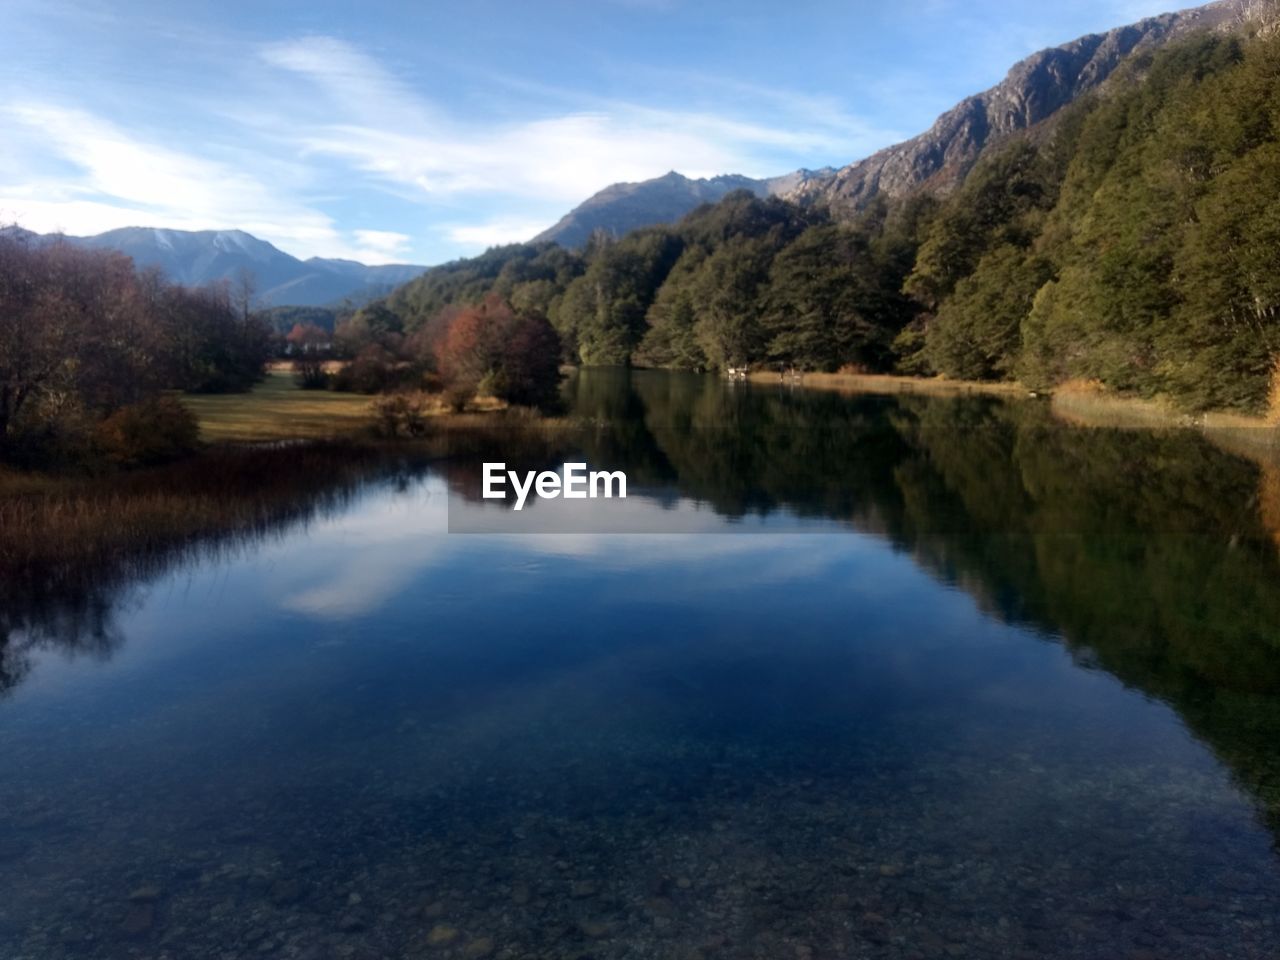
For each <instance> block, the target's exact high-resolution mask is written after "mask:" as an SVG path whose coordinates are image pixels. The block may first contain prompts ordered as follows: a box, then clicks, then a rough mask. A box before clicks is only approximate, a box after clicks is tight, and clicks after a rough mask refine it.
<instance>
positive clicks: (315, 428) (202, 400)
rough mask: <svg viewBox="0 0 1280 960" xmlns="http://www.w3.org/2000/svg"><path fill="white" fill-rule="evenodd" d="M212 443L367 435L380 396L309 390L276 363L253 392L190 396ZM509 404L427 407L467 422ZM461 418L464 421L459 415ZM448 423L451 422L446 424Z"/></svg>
mask: <svg viewBox="0 0 1280 960" xmlns="http://www.w3.org/2000/svg"><path fill="white" fill-rule="evenodd" d="M182 399H183V402H184V403H185V404H186V405H187V407H188V408H189V409H190V410H191V412H192V413H194V414H195V415H196V419H197V420H199V421H200V438H201V439H202V440H205V441H206V442H209V443H261V442H264V441H279V440H328V439H334V438H340V437H350V436H353V435H356V434H360V433H365V432H367V431H368V430H369V428H371V427H372V426H373V425H374V411H373V403H374V399H375V398H374V397H371V396H366V395H365V394H360V393H339V392H336V391H332V390H303V389H302V388H301V387H299V386H298V385H297V383H296V382H295V381H294V377H293V373H292V371H291V370H290V369H288V368H286V367H281V366H279V365H275V366H273V367H272V368H271V369H270V370H268V371H267V376H266V378H265V379H264V380H263V381H262V383H260V384H258V385H257V386H256V387H254V388H253V390H252V391H250V392H249V393H233V394H213V395H203V396H184V397H183V398H182ZM503 409H505V404H503V403H502V402H501V401H499V400H495V399H493V398H492V397H477V398H476V399H475V400H473V401H472V402H471V403H470V404H469V406H468V412H467V413H465V414H453V413H451V412H450V411H449V409H448V408H447V407H446V406H445V403H444V401H443V399H442V398H440V397H433V398H432V403H431V405H430V406H429V407H428V409H427V410H426V411H425V412H426V414H427V415H428V416H430V417H432V418H436V417H439V418H442V423H443V421H454V420H457V421H458V424H466V423H468V422H470V421H468V419H467V418H469V417H471V416H473V415H476V414H478V415H481V416H483V415H486V414H492V413H495V412H498V411H501V410H503ZM458 418H461V419H458ZM443 425H446V426H447V424H443Z"/></svg>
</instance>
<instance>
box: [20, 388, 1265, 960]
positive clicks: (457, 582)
mask: <svg viewBox="0 0 1280 960" xmlns="http://www.w3.org/2000/svg"><path fill="white" fill-rule="evenodd" d="M566 396H567V398H568V401H569V404H570V406H571V408H572V410H573V411H574V413H576V414H577V415H579V416H582V417H584V418H589V420H590V422H591V424H592V425H593V426H592V428H591V429H590V430H589V431H587V433H586V434H585V435H584V436H583V437H582V438H579V439H575V441H574V444H575V446H574V448H573V449H572V450H566V451H563V454H564V457H578V456H580V457H581V458H583V459H585V460H586V461H587V462H589V463H591V464H592V465H593V466H597V467H607V468H609V469H623V470H625V471H626V472H627V475H628V478H629V481H630V491H629V492H630V496H629V497H628V499H627V500H625V501H598V502H597V501H592V502H591V504H590V505H589V515H588V514H581V515H579V514H574V513H573V508H572V507H568V508H566V506H565V505H564V504H563V503H561V504H559V505H558V506H553V505H551V504H550V503H547V504H533V505H532V506H530V507H529V508H526V510H525V511H523V512H522V513H521V514H520V515H519V516H518V517H517V516H516V515H514V513H513V512H512V511H510V510H507V509H505V508H503V507H501V506H497V505H495V504H492V503H486V502H482V501H481V500H480V499H479V497H478V484H479V476H480V473H479V464H478V463H475V462H467V461H457V462H450V463H448V464H444V465H436V466H429V467H425V468H397V469H395V470H392V471H388V472H384V473H381V474H377V475H371V476H370V477H369V479H368V480H367V481H366V482H365V483H363V484H361V485H360V486H359V487H358V488H357V489H354V490H350V491H347V492H346V493H344V495H342V496H337V497H331V498H327V499H325V500H324V502H323V503H321V504H319V505H317V506H316V507H315V508H314V509H302V510H300V511H298V512H297V514H296V515H291V516H290V517H288V518H286V519H283V520H281V521H280V522H277V523H272V524H265V525H264V527H263V529H262V530H261V531H260V532H259V533H257V534H255V535H254V536H252V537H242V538H240V539H238V540H237V541H236V542H234V543H230V544H228V543H219V544H216V545H210V546H209V548H208V549H206V550H196V551H194V552H192V553H190V554H188V555H184V556H183V557H182V558H181V559H180V560H177V559H175V560H173V561H172V562H171V563H167V564H162V565H160V567H159V568H155V567H147V568H145V570H144V571H143V572H139V573H138V574H137V575H136V576H133V577H125V578H121V577H118V576H116V577H111V578H104V579H103V582H102V583H101V584H100V585H98V587H96V588H91V587H90V586H85V583H86V582H87V581H85V580H83V579H76V580H74V583H75V587H74V589H72V588H70V587H69V588H67V590H66V591H63V592H61V593H60V592H59V591H58V590H57V589H53V588H52V587H51V588H50V589H48V590H40V591H32V595H31V596H29V597H26V598H25V599H24V597H22V596H19V597H16V598H15V597H12V596H11V597H10V599H11V600H12V601H13V602H14V607H15V609H12V610H10V611H9V612H8V613H7V614H6V615H5V617H4V618H3V619H0V637H5V636H7V641H6V643H5V646H4V647H3V648H0V686H2V687H3V689H4V695H3V696H2V697H0V757H3V762H4V771H5V773H4V776H3V778H0V890H3V891H4V892H3V896H0V956H3V957H5V958H9V960H19V958H25V960H37V958H40V960H43V958H54V957H58V958H60V957H69V958H81V957H83V958H108V957H109V958H117V957H139V958H162V957H164V958H240V957H249V956H262V957H283V958H300V960H301V958H315V960H320V958H330V957H339V958H369V960H374V958H441V960H453V958H462V960H481V958H486V957H494V958H502V960H517V958H520V960H523V958H582V960H586V958H588V957H590V958H601V960H603V958H614V957H617V958H623V957H628V958H642V957H643V958H649V957H662V958H673V960H717V958H725V960H731V958H761V960H764V958H769V960H776V958H784V960H790V958H795V960H824V958H844V957H849V958H854V957H871V958H881V957H883V958H911V957H914V958H934V957H937V958H953V957H972V958H989V957H1018V958H1090V960H1095V958H1100V957H1118V958H1129V960H1141V958H1146V960H1155V958H1191V957H1205V958H1209V957H1212V958H1235V957H1240V958H1271V960H1274V958H1275V957H1277V956H1280V855H1278V853H1277V838H1278V837H1280V546H1278V544H1280V476H1277V475H1276V474H1275V473H1273V472H1272V471H1271V470H1270V469H1264V468H1262V467H1260V466H1258V465H1256V464H1254V463H1251V462H1250V461H1248V460H1246V459H1243V458H1240V457H1237V456H1234V455H1232V454H1230V453H1227V452H1224V451H1223V450H1221V449H1218V448H1217V447H1215V446H1213V445H1212V444H1210V443H1209V442H1208V441H1207V440H1205V439H1204V438H1202V437H1200V436H1199V435H1198V434H1195V433H1191V432H1185V431H1149V432H1119V431H1110V430H1098V429H1085V428H1082V427H1073V426H1069V425H1066V424H1064V423H1061V422H1059V421H1058V420H1056V419H1055V418H1054V417H1053V415H1052V414H1051V412H1050V410H1049V408H1048V406H1047V404H1045V403H1041V402H1034V401H1029V400H1028V401H1013V402H1011V401H1006V400H1000V399H994V398H990V397H974V396H968V397H954V398H948V397H922V396H899V397H872V396H842V395H838V394H834V393H820V392H817V391H805V390H802V389H795V388H789V387H784V386H781V385H780V386H777V387H766V386H760V385H745V384H730V383H727V382H724V381H721V380H718V379H716V378H710V377H698V376H692V375H677V374H665V373H658V372H636V373H634V374H628V373H627V372H625V371H610V370H598V371H597V370H586V371H582V372H580V373H579V374H577V375H576V376H574V377H573V378H572V379H571V380H570V381H569V383H568V384H567V385H566ZM542 459H543V460H544V461H546V463H547V464H550V465H552V466H554V465H555V464H556V463H557V462H563V459H562V458H560V457H559V452H556V455H551V454H543V455H542ZM584 517H588V519H586V520H584V519H583V518H584ZM449 529H453V530H455V531H456V532H454V533H447V532H446V531H447V530H449ZM474 530H490V531H495V532H491V533H483V534H481V533H468V532H463V531H474ZM37 593H38V595H36V594H37Z"/></svg>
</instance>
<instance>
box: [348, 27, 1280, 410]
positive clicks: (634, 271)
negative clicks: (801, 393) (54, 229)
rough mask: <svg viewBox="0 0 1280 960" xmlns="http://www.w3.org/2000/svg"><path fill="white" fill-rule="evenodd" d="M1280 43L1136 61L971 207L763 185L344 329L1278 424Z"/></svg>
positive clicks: (419, 285)
mask: <svg viewBox="0 0 1280 960" xmlns="http://www.w3.org/2000/svg"><path fill="white" fill-rule="evenodd" d="M1278 78H1280V37H1274V36H1273V37H1270V38H1249V37H1245V36H1243V35H1239V36H1222V35H1211V34H1206V35H1203V36H1200V37H1195V38H1192V39H1189V40H1186V41H1183V42H1181V43H1179V44H1176V45H1173V46H1170V47H1168V48H1166V49H1163V50H1161V51H1158V52H1143V53H1139V54H1137V55H1135V56H1134V57H1133V58H1132V59H1131V60H1130V62H1129V63H1128V64H1126V66H1125V67H1124V68H1122V69H1121V70H1120V71H1119V72H1118V73H1117V75H1116V76H1115V78H1114V80H1113V82H1112V83H1111V84H1110V85H1109V87H1108V89H1107V91H1106V93H1105V94H1104V95H1097V96H1092V97H1089V98H1086V99H1085V100H1082V101H1080V102H1078V103H1076V104H1074V105H1073V106H1071V107H1069V108H1067V109H1065V110H1064V111H1061V112H1060V113H1059V114H1058V115H1057V116H1056V117H1055V118H1054V120H1053V121H1052V123H1051V124H1050V125H1048V126H1046V127H1042V128H1040V129H1037V130H1034V131H1032V132H1031V133H1029V134H1028V135H1027V136H1025V137H1024V138H1021V139H1019V140H1017V141H1015V142H1012V143H1010V144H1008V145H1006V146H1005V147H1004V148H1003V149H1001V150H1000V151H998V152H996V153H994V154H993V155H990V156H988V157H986V158H984V159H983V160H982V161H981V162H980V163H979V164H978V165H977V166H976V167H975V168H974V169H973V170H972V171H971V172H970V174H969V175H968V177H967V178H966V180H965V182H964V184H963V186H962V187H961V188H960V189H959V190H957V191H956V192H955V193H953V194H952V195H949V196H946V197H935V196H931V195H929V194H928V193H919V194H916V195H913V196H910V197H907V198H903V199H899V200H895V201H887V200H885V199H884V198H880V199H878V200H876V201H874V202H873V203H872V204H871V205H870V206H869V207H868V208H866V209H864V210H862V211H861V212H860V213H859V214H858V215H857V216H856V217H855V218H853V219H852V220H848V219H837V218H835V217H833V216H832V214H831V213H830V212H828V211H827V210H824V209H820V208H816V207H812V206H809V207H799V206H795V205H792V204H789V203H786V202H784V201H782V200H779V199H760V198H757V197H755V196H752V195H751V194H749V193H746V192H740V193H736V194H731V195H730V196H728V197H726V198H725V199H724V200H723V201H721V202H720V203H719V204H716V205H713V206H706V207H703V208H701V209H699V210H697V211H694V212H693V213H692V214H690V215H689V216H687V217H686V218H685V219H684V220H682V221H680V222H679V223H677V224H674V225H670V226H658V227H651V228H646V229H642V230H638V231H635V232H633V233H630V234H628V235H626V236H625V237H623V238H621V239H618V240H616V241H614V240H610V239H609V238H607V237H604V236H599V237H596V238H593V240H592V242H591V243H590V244H589V245H588V246H587V247H586V249H584V250H583V251H581V252H577V251H570V250H565V249H562V248H561V247H559V246H556V245H555V244H517V245H511V246H505V247H498V248H494V249H492V250H489V251H488V252H486V253H485V254H483V255H481V256H479V257H474V258H470V259H466V260H460V261H456V262H454V263H450V264H446V265H444V266H441V267H437V268H435V269H433V270H430V271H428V272H427V273H426V274H424V275H423V276H422V277H420V278H418V279H417V280H415V281H412V282H411V283H409V284H407V285H405V286H404V287H401V288H400V289H399V290H397V291H395V292H394V293H393V294H392V295H390V296H389V297H388V298H386V299H385V300H383V301H380V302H378V303H376V304H374V305H371V306H369V307H366V308H364V309H363V310H360V311H357V312H356V314H355V315H354V316H353V317H352V318H350V320H349V321H348V322H347V324H346V326H347V332H348V333H349V334H351V336H352V344H353V347H354V349H356V350H359V349H363V346H362V345H361V344H362V343H363V344H364V345H367V343H368V342H370V340H371V339H372V340H373V341H376V340H377V337H376V336H374V337H372V338H370V337H369V335H368V334H367V333H366V331H372V330H376V329H379V328H394V329H395V330H397V331H399V333H400V335H402V336H403V337H405V338H407V339H411V338H412V337H414V336H415V335H416V334H417V333H418V332H419V331H421V330H423V329H425V328H427V327H429V326H430V325H431V324H432V323H433V322H434V321H435V320H436V318H437V317H439V316H440V315H441V314H442V313H443V312H444V311H446V310H449V309H457V308H459V307H463V306H469V305H473V304H477V303H479V302H481V301H482V300H484V299H485V298H486V297H497V298H499V299H500V300H502V301H503V302H505V303H506V304H507V305H508V306H509V307H510V308H511V309H512V310H514V311H515V312H516V313H518V314H521V315H528V316H536V317H543V318H546V319H547V320H548V321H549V322H550V324H551V325H552V326H553V327H554V329H555V330H556V332H557V333H558V335H559V337H560V341H561V344H562V351H563V359H564V360H565V361H567V362H571V363H579V364H584V365H614V364H640V365H653V366H663V367H672V368H680V369H691V370H714V369H721V368H724V367H728V366H740V365H744V364H752V365H763V364H772V365H778V366H793V367H797V368H802V369H807V370H825V371H833V370H838V369H842V368H851V369H854V370H862V371H869V372H897V373H905V374H915V375H925V376H929V375H936V374H942V375H947V376H951V377H959V378H964V379H978V380H1002V379H1017V380H1019V381H1021V382H1023V383H1026V384H1027V385H1028V386H1031V387H1033V388H1036V389H1049V388H1053V387H1054V386H1056V385H1059V384H1062V383H1063V382H1065V381H1069V380H1089V381H1096V382H1099V383H1101V384H1104V385H1106V386H1108V387H1111V388H1114V389H1117V390H1120V391H1126V392H1131V393H1136V394H1140V395H1147V396H1153V395H1164V396H1168V397H1171V398H1174V399H1175V400H1177V401H1178V402H1179V403H1181V404H1182V405H1184V406H1186V407H1188V408H1191V409H1207V408H1233V409H1238V410H1243V411H1248V412H1259V411H1262V410H1264V409H1265V408H1267V406H1268V405H1269V403H1270V402H1271V395H1272V386H1273V380H1274V375H1275V371H1276V362H1277V357H1278V356H1280V330H1278V329H1277V318H1278V311H1280V269H1277V264H1278V263H1280V213H1278V212H1277V211H1280V79H1278Z"/></svg>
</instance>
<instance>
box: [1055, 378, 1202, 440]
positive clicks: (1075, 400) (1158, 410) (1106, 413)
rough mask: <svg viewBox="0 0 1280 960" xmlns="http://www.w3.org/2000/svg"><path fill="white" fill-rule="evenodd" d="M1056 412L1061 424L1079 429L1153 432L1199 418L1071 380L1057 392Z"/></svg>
mask: <svg viewBox="0 0 1280 960" xmlns="http://www.w3.org/2000/svg"><path fill="white" fill-rule="evenodd" d="M1053 412H1054V415H1055V416H1057V417H1058V418H1059V419H1060V420H1063V421H1065V422H1066V423H1070V424H1072V425H1073V426H1077V427H1108V428H1111V429H1119V430H1150V429H1152V428H1159V427H1190V426H1195V425H1196V418H1194V417H1191V416H1188V415H1187V414H1185V413H1181V412H1179V411H1178V410H1176V409H1175V408H1174V407H1173V406H1172V405H1171V404H1169V403H1166V402H1163V401H1160V400H1144V399H1141V398H1139V397H1125V396H1119V395H1117V394H1114V393H1111V392H1110V391H1108V390H1107V388H1106V387H1104V386H1103V385H1102V384H1100V383H1096V382H1094V381H1091V380H1072V381H1069V382H1067V383H1064V384H1062V385H1060V386H1059V387H1058V388H1057V389H1055V390H1054V391H1053Z"/></svg>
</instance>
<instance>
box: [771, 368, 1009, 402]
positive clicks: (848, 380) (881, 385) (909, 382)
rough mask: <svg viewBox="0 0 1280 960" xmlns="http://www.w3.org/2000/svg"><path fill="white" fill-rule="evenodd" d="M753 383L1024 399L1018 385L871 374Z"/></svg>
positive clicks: (773, 378)
mask: <svg viewBox="0 0 1280 960" xmlns="http://www.w3.org/2000/svg"><path fill="white" fill-rule="evenodd" d="M749 379H750V380H751V382H752V383H779V382H787V383H792V382H794V383H797V384H799V385H800V386H805V387H812V388H814V389H817V390H834V391H836V392H839V393H870V394H899V393H915V394H929V395H932V396H958V395H960V394H975V393H977V394H990V395H995V396H1006V397H1008V396H1026V393H1027V390H1026V388H1025V387H1023V386H1021V385H1020V384H1017V383H981V382H978V381H972V380H948V379H946V378H945V377H932V378H924V377H895V376H890V375H888V374H872V373H806V374H804V375H803V376H802V377H799V378H797V379H796V380H794V381H793V380H791V379H788V380H786V381H781V378H780V377H779V375H778V374H777V373H774V372H769V371H757V372H755V373H752V374H751V375H750V376H749Z"/></svg>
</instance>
